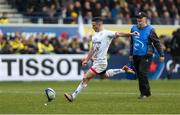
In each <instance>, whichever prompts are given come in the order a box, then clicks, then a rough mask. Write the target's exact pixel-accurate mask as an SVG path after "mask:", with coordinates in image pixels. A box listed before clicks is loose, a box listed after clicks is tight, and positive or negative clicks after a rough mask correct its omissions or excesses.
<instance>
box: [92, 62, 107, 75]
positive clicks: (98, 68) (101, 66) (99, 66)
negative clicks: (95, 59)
mask: <svg viewBox="0 0 180 115" xmlns="http://www.w3.org/2000/svg"><path fill="white" fill-rule="evenodd" d="M106 68H107V63H93V66H91V68H90V70H91V71H92V72H94V73H95V74H100V73H102V72H104V71H105V70H106Z"/></svg>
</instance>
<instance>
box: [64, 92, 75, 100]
mask: <svg viewBox="0 0 180 115" xmlns="http://www.w3.org/2000/svg"><path fill="white" fill-rule="evenodd" d="M64 96H65V97H66V99H67V100H68V101H69V102H72V101H73V100H74V99H73V97H72V95H71V94H68V93H64Z"/></svg>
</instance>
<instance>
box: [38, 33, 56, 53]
mask: <svg viewBox="0 0 180 115" xmlns="http://www.w3.org/2000/svg"><path fill="white" fill-rule="evenodd" d="M53 51H54V47H53V45H52V44H51V43H50V42H49V40H48V38H47V36H46V37H45V38H44V39H42V40H41V42H39V43H38V53H39V54H50V53H53Z"/></svg>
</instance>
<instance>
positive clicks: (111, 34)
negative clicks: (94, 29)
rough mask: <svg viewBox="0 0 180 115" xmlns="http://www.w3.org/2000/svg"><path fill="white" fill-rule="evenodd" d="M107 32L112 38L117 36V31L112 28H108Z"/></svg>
mask: <svg viewBox="0 0 180 115" xmlns="http://www.w3.org/2000/svg"><path fill="white" fill-rule="evenodd" d="M106 34H107V35H108V37H109V38H111V39H113V38H115V37H116V32H115V31H110V30H108V31H107V33H106Z"/></svg>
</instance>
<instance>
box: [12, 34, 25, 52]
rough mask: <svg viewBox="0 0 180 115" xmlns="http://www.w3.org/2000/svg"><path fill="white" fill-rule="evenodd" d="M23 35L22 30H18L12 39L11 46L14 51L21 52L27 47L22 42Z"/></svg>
mask: <svg viewBox="0 0 180 115" xmlns="http://www.w3.org/2000/svg"><path fill="white" fill-rule="evenodd" d="M23 39H24V38H23V37H22V35H21V33H20V32H16V33H15V36H14V37H12V38H11V39H10V42H9V44H10V46H11V47H12V49H13V53H21V52H22V51H23V50H24V49H25V45H24V44H23V43H22V41H23Z"/></svg>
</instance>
